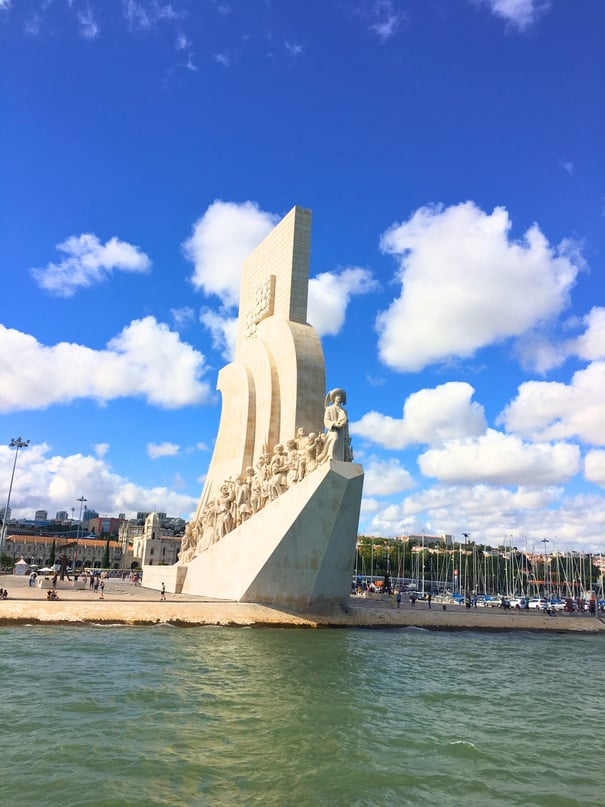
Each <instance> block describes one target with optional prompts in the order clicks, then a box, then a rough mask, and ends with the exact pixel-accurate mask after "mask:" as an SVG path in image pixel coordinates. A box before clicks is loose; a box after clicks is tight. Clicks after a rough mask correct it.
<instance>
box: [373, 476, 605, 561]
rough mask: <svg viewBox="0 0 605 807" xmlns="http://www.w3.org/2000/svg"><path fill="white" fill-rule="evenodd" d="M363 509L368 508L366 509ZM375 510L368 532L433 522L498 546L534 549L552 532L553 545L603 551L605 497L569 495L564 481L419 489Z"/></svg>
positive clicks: (438, 528)
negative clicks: (511, 486) (561, 483)
mask: <svg viewBox="0 0 605 807" xmlns="http://www.w3.org/2000/svg"><path fill="white" fill-rule="evenodd" d="M362 512H363V509H362ZM370 512H374V517H373V519H372V520H371V521H368V523H367V524H364V525H362V527H361V529H362V531H364V532H366V533H367V532H370V533H373V534H378V535H386V536H388V535H401V534H403V533H405V532H406V531H407V530H413V531H414V532H420V531H422V529H423V528H424V527H425V526H427V527H428V529H430V530H431V532H433V533H434V534H443V533H449V534H452V535H455V536H457V538H460V537H461V535H462V533H463V532H468V533H470V534H471V540H473V541H476V542H477V543H486V544H489V545H491V546H498V545H500V544H503V543H504V542H506V543H507V544H508V543H509V542H511V541H512V543H513V545H517V546H519V547H525V546H526V545H527V547H528V549H529V550H530V551H532V549H533V547H537V548H538V549H539V546H540V541H541V540H542V539H543V538H547V539H548V540H549V541H551V542H552V543H551V544H550V545H549V546H550V548H551V549H552V550H557V549H560V550H563V549H581V550H583V551H602V548H603V532H604V531H605V499H604V498H603V497H602V496H599V495H585V494H584V495H578V496H574V497H565V496H564V495H563V491H562V489H561V488H558V487H542V488H524V487H521V488H518V489H516V490H510V489H509V488H501V487H492V486H489V485H474V486H468V487H467V486H465V487H459V486H455V485H452V486H443V485H437V486H435V487H434V488H431V489H428V490H420V491H417V492H414V493H412V494H410V495H408V496H406V497H405V499H403V501H401V503H400V504H397V505H389V506H388V507H384V508H381V509H379V510H376V511H370Z"/></svg>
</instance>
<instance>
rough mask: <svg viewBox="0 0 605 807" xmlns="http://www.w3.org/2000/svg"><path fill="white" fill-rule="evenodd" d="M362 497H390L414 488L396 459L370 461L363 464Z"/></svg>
mask: <svg viewBox="0 0 605 807" xmlns="http://www.w3.org/2000/svg"><path fill="white" fill-rule="evenodd" d="M363 470H364V480H363V490H364V495H365V494H367V495H368V496H390V495H391V494H392V493H400V492H401V491H404V490H408V489H409V488H412V487H414V485H415V482H414V480H413V478H412V476H411V475H410V474H409V473H408V471H406V469H405V468H403V467H402V465H401V463H400V462H399V460H398V459H389V460H378V459H371V460H370V461H369V462H367V463H364V469H363Z"/></svg>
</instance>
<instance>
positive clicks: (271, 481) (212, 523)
mask: <svg viewBox="0 0 605 807" xmlns="http://www.w3.org/2000/svg"><path fill="white" fill-rule="evenodd" d="M346 400H347V395H346V392H345V391H344V390H343V389H340V388H337V389H333V390H331V391H330V392H329V393H328V394H327V395H326V401H325V414H324V425H325V428H326V432H325V434H317V433H316V432H310V433H309V434H307V433H306V431H305V429H303V428H299V429H298V430H297V432H296V435H295V436H294V437H293V438H292V439H290V440H288V441H287V443H286V446H285V447H284V446H283V445H282V444H281V443H278V444H277V445H276V446H274V448H273V453H272V454H269V453H268V452H266V453H264V454H261V456H260V457H258V459H257V460H256V463H255V467H254V468H253V467H248V468H246V472H245V473H244V474H242V475H241V476H240V477H239V478H238V479H227V480H226V481H225V482H224V483H223V484H222V485H221V488H220V492H219V495H218V496H217V497H216V498H215V499H212V500H210V501H208V502H206V504H205V505H204V507H203V508H202V510H201V512H200V515H199V517H198V518H197V520H193V521H190V522H189V523H188V524H187V527H186V528H185V535H184V537H183V543H182V545H181V552H180V555H179V561H178V562H179V563H188V562H189V561H190V560H192V559H193V558H194V557H195V556H196V555H199V554H200V553H201V552H204V551H205V550H206V549H208V548H209V547H210V546H212V544H214V543H216V541H220V540H221V538H224V537H225V535H227V534H228V533H230V532H231V531H232V530H234V529H235V528H236V527H239V526H240V524H243V523H244V521H247V520H248V519H249V518H251V517H252V516H254V514H255V513H258V512H259V511H260V510H262V509H263V508H264V507H265V506H266V505H267V503H268V502H271V501H274V500H275V499H277V498H278V497H279V496H281V494H282V493H284V492H285V491H286V490H288V489H289V488H291V487H292V486H293V485H296V484H298V483H299V482H301V481H302V480H303V479H304V478H305V477H306V476H308V475H309V474H310V473H313V471H314V470H315V469H316V468H317V467H318V466H319V465H321V464H322V463H323V462H325V461H326V460H328V459H334V460H341V461H344V462H352V461H353V450H352V448H351V438H350V436H349V418H348V415H347V412H346V410H345V409H344V405H345V404H346Z"/></svg>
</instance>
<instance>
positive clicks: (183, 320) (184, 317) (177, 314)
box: [170, 305, 195, 330]
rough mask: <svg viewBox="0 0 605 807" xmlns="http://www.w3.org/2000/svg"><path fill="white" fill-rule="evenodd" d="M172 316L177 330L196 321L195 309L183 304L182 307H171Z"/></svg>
mask: <svg viewBox="0 0 605 807" xmlns="http://www.w3.org/2000/svg"><path fill="white" fill-rule="evenodd" d="M170 316H171V317H172V322H173V323H174V327H175V328H177V330H183V329H184V328H186V327H187V326H188V325H191V323H192V322H194V321H195V311H194V310H193V308H190V307H189V306H186V305H184V306H182V307H181V308H171V309H170Z"/></svg>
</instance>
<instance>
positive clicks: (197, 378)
mask: <svg viewBox="0 0 605 807" xmlns="http://www.w3.org/2000/svg"><path fill="white" fill-rule="evenodd" d="M205 371H206V365H205V358H204V356H203V354H202V353H199V352H198V351H197V350H194V348H192V347H191V345H188V344H186V343H185V342H181V341H180V338H179V335H178V334H177V333H175V332H174V331H171V330H170V329H169V328H168V326H167V325H164V324H162V323H159V322H157V321H156V320H155V319H154V317H145V318H144V319H140V320H133V321H132V322H131V323H130V324H129V325H127V326H126V327H125V328H124V329H123V330H122V331H121V333H119V334H118V335H117V336H116V337H115V338H113V339H112V340H111V341H110V342H109V343H108V345H107V348H106V349H105V350H92V349H91V348H88V347H85V346H84V345H79V344H75V343H67V342H61V343H59V344H57V345H52V346H46V345H42V344H40V343H39V342H38V341H37V340H36V339H35V338H34V337H33V336H31V335H29V334H25V333H21V332H20V331H16V330H13V329H9V328H5V327H4V326H3V325H0V412H16V411H19V410H22V409H45V408H46V407H47V406H50V405H51V404H59V403H60V404H65V403H70V402H71V401H74V400H76V399H77V398H92V399H94V400H97V401H99V402H106V401H110V400H113V399H115V398H121V397H141V398H144V399H145V400H146V401H147V402H148V403H151V404H154V405H156V406H161V407H165V408H176V407H180V406H187V405H190V404H198V403H203V402H204V401H206V400H208V399H209V398H210V395H211V392H210V387H209V385H208V384H207V383H206V382H202V380H201V377H202V376H203V374H204V373H205ZM49 378H52V380H53V381H52V384H51V383H49V382H48V379H49Z"/></svg>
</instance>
